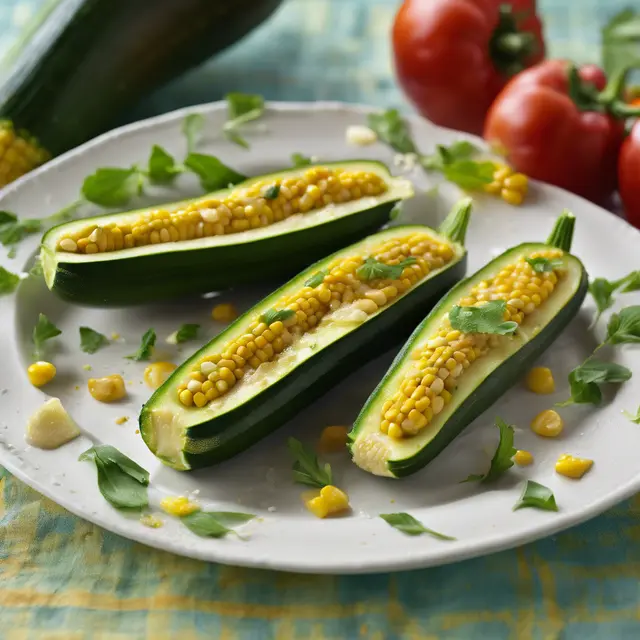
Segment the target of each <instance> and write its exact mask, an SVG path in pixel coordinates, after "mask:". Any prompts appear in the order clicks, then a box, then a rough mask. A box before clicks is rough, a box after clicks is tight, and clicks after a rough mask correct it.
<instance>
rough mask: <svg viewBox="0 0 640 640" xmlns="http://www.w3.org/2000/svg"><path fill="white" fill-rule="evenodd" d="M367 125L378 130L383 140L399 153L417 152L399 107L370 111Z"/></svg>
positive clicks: (377, 132) (378, 134)
mask: <svg viewBox="0 0 640 640" xmlns="http://www.w3.org/2000/svg"><path fill="white" fill-rule="evenodd" d="M367 126H368V127H369V129H373V131H375V132H376V135H377V136H378V138H380V140H382V142H384V143H386V144H388V145H389V146H390V147H391V148H392V149H394V150H395V151H397V152H398V153H417V149H416V145H415V144H414V142H413V139H412V137H411V132H410V131H409V127H408V126H407V123H406V122H405V121H404V119H403V118H402V116H401V115H400V113H399V111H398V110H397V109H388V110H387V111H383V112H381V113H370V114H369V115H368V116H367Z"/></svg>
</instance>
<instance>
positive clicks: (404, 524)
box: [380, 513, 455, 540]
mask: <svg viewBox="0 0 640 640" xmlns="http://www.w3.org/2000/svg"><path fill="white" fill-rule="evenodd" d="M380 517H381V518H382V519H383V520H384V521H385V522H386V523H387V524H389V525H391V526H392V527H393V528H394V529H397V530H398V531H402V533H406V534H407V535H408V536H421V535H422V534H423V533H428V534H429V535H430V536H433V537H434V538H438V539H440V540H455V538H453V537H451V536H446V535H444V533H438V532H437V531H434V530H433V529H427V527H425V526H424V525H423V524H422V522H420V520H416V519H415V518H414V517H413V516H411V515H409V514H408V513H381V514H380Z"/></svg>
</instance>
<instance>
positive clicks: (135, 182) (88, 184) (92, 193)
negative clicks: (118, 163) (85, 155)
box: [81, 167, 140, 207]
mask: <svg viewBox="0 0 640 640" xmlns="http://www.w3.org/2000/svg"><path fill="white" fill-rule="evenodd" d="M139 190H140V175H139V172H138V169H137V168H136V167H131V168H129V169H121V168H118V167H103V168H101V169H97V170H96V172H95V173H92V174H91V175H90V176H87V177H86V178H85V179H84V182H83V183H82V189H81V193H82V196H83V197H84V198H85V199H86V200H88V201H89V202H93V203H94V204H98V205H100V206H101V207H122V206H124V205H126V204H127V203H128V202H129V201H130V200H131V198H132V197H133V196H134V195H136V193H138V192H139Z"/></svg>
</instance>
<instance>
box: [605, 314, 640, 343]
mask: <svg viewBox="0 0 640 640" xmlns="http://www.w3.org/2000/svg"><path fill="white" fill-rule="evenodd" d="M629 342H631V343H634V342H640V305H634V306H632V307H625V308H624V309H621V310H620V312H619V313H614V314H613V315H612V316H611V318H610V320H609V324H608V325H607V339H606V340H605V341H604V343H605V344H625V343H629Z"/></svg>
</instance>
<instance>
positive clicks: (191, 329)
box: [176, 324, 200, 344]
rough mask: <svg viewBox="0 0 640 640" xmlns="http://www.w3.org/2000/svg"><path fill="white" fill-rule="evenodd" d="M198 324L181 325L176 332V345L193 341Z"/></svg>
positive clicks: (198, 327)
mask: <svg viewBox="0 0 640 640" xmlns="http://www.w3.org/2000/svg"><path fill="white" fill-rule="evenodd" d="M198 329H200V325H199V324H183V325H182V326H181V327H180V328H179V329H178V330H177V331H176V343H177V344H180V343H181V342H187V341H188V340H194V339H195V338H196V337H197V336H198Z"/></svg>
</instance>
